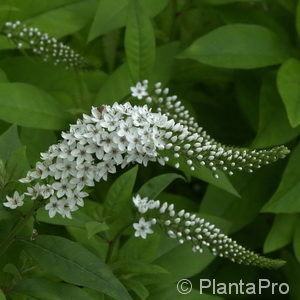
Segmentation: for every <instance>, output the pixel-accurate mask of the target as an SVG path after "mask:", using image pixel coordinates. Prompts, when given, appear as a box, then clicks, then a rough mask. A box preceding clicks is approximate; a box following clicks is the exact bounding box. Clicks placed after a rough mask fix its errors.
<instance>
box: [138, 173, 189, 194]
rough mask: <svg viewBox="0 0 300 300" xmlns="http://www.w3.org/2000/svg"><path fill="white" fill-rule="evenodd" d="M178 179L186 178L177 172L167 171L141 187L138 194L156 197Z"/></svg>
mask: <svg viewBox="0 0 300 300" xmlns="http://www.w3.org/2000/svg"><path fill="white" fill-rule="evenodd" d="M176 179H183V180H185V179H184V177H182V176H181V175H179V174H175V173H167V174H162V175H159V176H156V177H153V178H151V179H150V180H148V181H147V182H146V183H144V184H143V185H142V186H141V187H140V189H139V190H138V192H137V194H140V195H141V197H148V198H149V199H155V198H156V197H157V196H158V195H159V194H160V193H161V192H162V191H163V190H164V189H165V188H166V187H167V186H168V185H169V184H171V183H172V182H173V181H174V180H176Z"/></svg>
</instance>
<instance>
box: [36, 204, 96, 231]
mask: <svg viewBox="0 0 300 300" xmlns="http://www.w3.org/2000/svg"><path fill="white" fill-rule="evenodd" d="M36 218H37V220H38V221H40V222H44V223H48V224H53V225H62V226H75V227H79V228H84V229H85V228H86V227H85V226H86V225H85V224H86V223H88V222H93V219H92V218H91V217H89V216H88V215H86V214H85V213H84V212H83V211H82V210H77V211H75V212H74V213H72V219H67V218H63V217H62V216H61V215H55V217H53V218H50V217H49V214H48V211H47V210H45V208H44V207H41V208H39V209H38V211H37V215H36Z"/></svg>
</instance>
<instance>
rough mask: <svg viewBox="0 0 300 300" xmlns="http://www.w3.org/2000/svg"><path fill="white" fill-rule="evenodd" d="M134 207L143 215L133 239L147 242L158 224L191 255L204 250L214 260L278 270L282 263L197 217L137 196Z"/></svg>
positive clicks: (135, 228) (136, 225) (136, 224)
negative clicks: (245, 246) (238, 241)
mask: <svg viewBox="0 0 300 300" xmlns="http://www.w3.org/2000/svg"><path fill="white" fill-rule="evenodd" d="M133 203H134V205H135V207H136V208H137V210H138V212H139V214H141V215H142V217H141V218H140V219H139V221H138V223H134V224H133V228H134V230H135V236H136V237H141V238H144V239H146V237H147V235H148V234H152V233H153V232H154V231H153V229H152V226H153V225H155V224H157V225H158V226H159V227H160V228H161V229H162V230H163V231H164V232H165V233H166V234H167V235H168V236H169V237H170V238H171V239H176V240H177V241H178V243H180V244H183V243H186V242H187V243H190V244H191V248H192V251H193V252H200V253H202V252H203V248H204V247H206V248H208V249H209V250H210V251H211V252H212V254H213V255H215V256H219V257H226V258H228V259H230V260H231V261H232V262H236V263H239V264H245V265H253V266H258V267H262V268H279V267H281V266H282V265H283V264H284V263H285V262H284V261H283V260H280V259H269V258H266V257H263V256H260V255H258V254H256V253H254V252H252V251H250V250H247V249H246V248H244V247H242V246H240V245H238V243H237V242H236V241H234V240H232V239H231V238H230V237H228V236H227V235H225V234H223V233H221V232H220V229H218V228H216V226H215V225H214V224H211V223H210V222H207V221H206V220H205V219H203V218H201V217H198V216H197V215H196V214H191V213H189V212H186V211H185V210H180V211H179V212H176V211H175V209H174V204H168V203H167V202H164V203H161V202H160V201H159V200H149V199H148V198H147V197H145V198H141V197H140V195H137V196H136V197H133Z"/></svg>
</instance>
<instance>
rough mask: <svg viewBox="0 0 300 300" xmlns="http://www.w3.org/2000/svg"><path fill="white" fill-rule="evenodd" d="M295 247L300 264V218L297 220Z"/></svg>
mask: <svg viewBox="0 0 300 300" xmlns="http://www.w3.org/2000/svg"><path fill="white" fill-rule="evenodd" d="M293 246H294V252H295V256H296V258H297V260H298V262H300V219H299V218H298V220H297V224H296V227H295V234H294V241H293Z"/></svg>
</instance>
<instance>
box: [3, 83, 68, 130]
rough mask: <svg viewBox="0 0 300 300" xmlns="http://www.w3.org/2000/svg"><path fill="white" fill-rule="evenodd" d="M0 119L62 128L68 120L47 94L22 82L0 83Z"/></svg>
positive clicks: (43, 127)
mask: <svg viewBox="0 0 300 300" xmlns="http://www.w3.org/2000/svg"><path fill="white" fill-rule="evenodd" d="M0 105H1V110H0V119H2V120H4V121H6V122H10V123H16V124H18V125H22V126H27V127H34V128H42V129H57V130H59V129H64V128H65V127H66V125H67V124H68V122H69V121H70V117H69V115H68V114H67V113H66V112H64V109H63V107H61V106H60V105H59V103H57V102H56V101H55V99H53V98H52V97H51V96H50V95H49V94H47V93H46V92H44V91H43V90H40V89H38V88H36V87H34V86H31V85H29V84H24V83H0Z"/></svg>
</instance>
